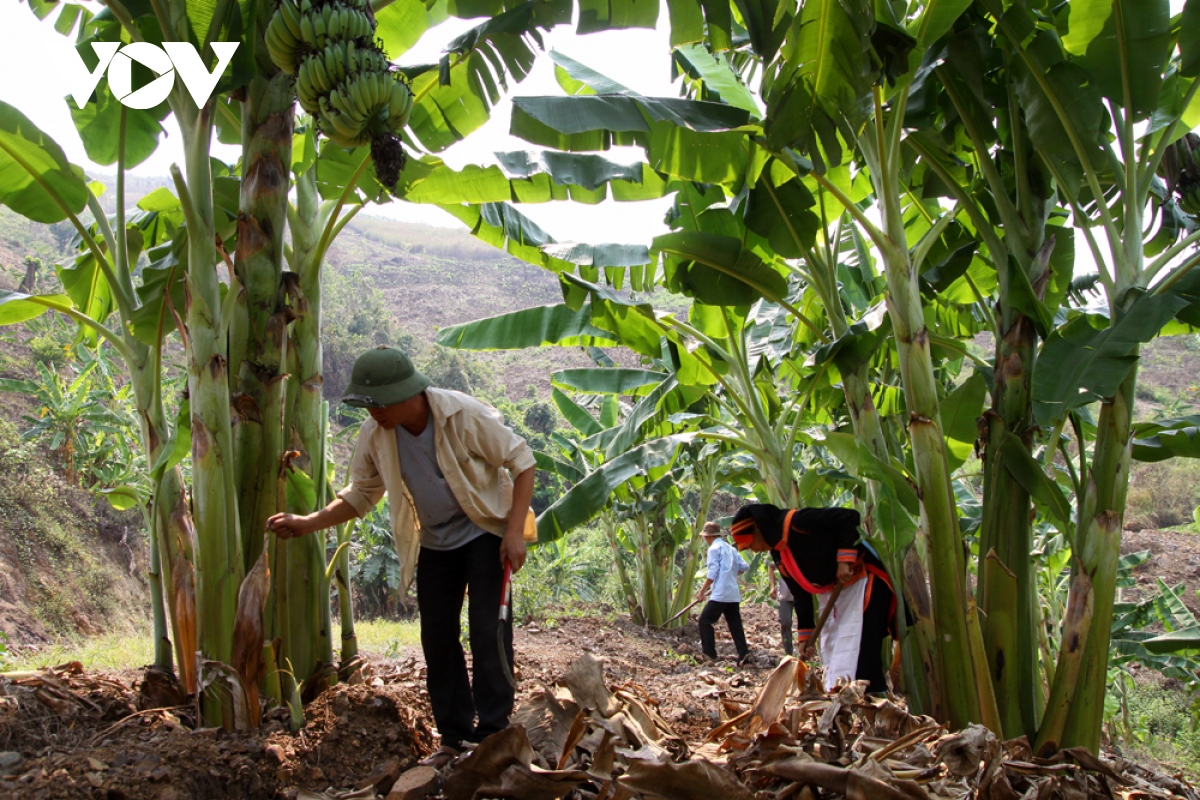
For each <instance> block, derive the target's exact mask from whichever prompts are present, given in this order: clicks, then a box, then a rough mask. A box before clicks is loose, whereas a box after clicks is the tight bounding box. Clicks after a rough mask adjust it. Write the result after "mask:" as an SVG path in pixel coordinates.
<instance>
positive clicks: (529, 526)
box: [524, 508, 537, 542]
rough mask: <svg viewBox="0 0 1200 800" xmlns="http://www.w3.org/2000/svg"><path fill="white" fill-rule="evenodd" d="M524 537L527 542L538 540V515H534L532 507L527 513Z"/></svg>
mask: <svg viewBox="0 0 1200 800" xmlns="http://www.w3.org/2000/svg"><path fill="white" fill-rule="evenodd" d="M524 537H525V541H526V542H536V541H537V516H536V515H534V513H533V509H532V508H531V509H529V512H528V513H527V514H526V515H525V534H524Z"/></svg>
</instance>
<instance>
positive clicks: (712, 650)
mask: <svg viewBox="0 0 1200 800" xmlns="http://www.w3.org/2000/svg"><path fill="white" fill-rule="evenodd" d="M702 535H703V536H704V542H705V544H707V545H708V577H706V578H705V579H704V585H703V586H702V587H700V593H699V594H697V595H696V599H697V600H703V599H704V598H705V597H706V596H707V597H708V603H706V604H705V606H704V610H703V611H701V612H700V649H701V650H703V651H704V655H705V656H707V657H708V658H709V659H716V657H717V636H716V630H715V629H714V628H713V625H714V624H715V623H716V621H717V620H718V619H720V618H721V617H722V616H724V617H725V624H726V625H728V626H729V633H730V635H731V636H733V644H734V646H735V647H736V648H737V654H738V663H739V664H742V663H744V662H745V661H746V659H747V657H748V656H749V655H750V648H749V647H747V646H746V632H745V630H744V629H743V628H742V608H741V602H742V594H741V591H740V590H739V589H738V575H740V574H741V573H743V572H745V571H746V570H748V569H749V568H750V565H749V564H747V563H746V561H745V559H743V558H742V556H741V554H740V553H738V552H737V551H736V550H734V549H733V548H732V547H731V546H730V545H729V543H728V542H726V541H725V540H724V539H722V538H721V526H720V525H718V524H717V523H715V522H708V523H705V525H704V531H703V533H702ZM710 589H711V594H710V592H709V590H710Z"/></svg>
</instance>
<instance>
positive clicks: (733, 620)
mask: <svg viewBox="0 0 1200 800" xmlns="http://www.w3.org/2000/svg"><path fill="white" fill-rule="evenodd" d="M722 616H724V617H725V624H726V625H728V626H729V633H730V634H731V635H732V636H733V644H734V646H735V647H736V648H737V654H738V658H742V657H743V656H745V655H746V654H747V653H749V652H750V648H749V647H747V646H746V632H745V631H744V630H742V607H741V605H740V604H739V603H718V602H717V601H716V600H709V601H708V602H707V603H706V604H705V605H704V610H703V611H701V612H700V649H701V650H703V651H704V655H706V656H708V657H709V658H716V657H717V634H716V631H715V630H714V629H713V624H714V623H715V622H716V621H717V620H718V619H720V618H721V617H722Z"/></svg>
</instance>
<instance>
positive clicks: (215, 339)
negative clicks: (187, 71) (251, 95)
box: [172, 103, 246, 728]
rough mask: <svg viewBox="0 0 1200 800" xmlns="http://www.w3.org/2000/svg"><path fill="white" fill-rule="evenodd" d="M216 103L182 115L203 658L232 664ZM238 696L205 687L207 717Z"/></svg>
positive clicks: (216, 719)
mask: <svg viewBox="0 0 1200 800" xmlns="http://www.w3.org/2000/svg"><path fill="white" fill-rule="evenodd" d="M180 105H181V106H182V105H183V104H182V103H181V104H180ZM178 111H179V109H177V115H178ZM210 111H211V109H210V107H208V106H206V107H205V108H202V109H199V110H198V111H197V112H196V113H194V114H186V115H178V116H180V128H181V129H182V131H183V138H184V152H185V154H186V160H185V164H186V174H187V181H186V186H183V185H181V186H180V187H179V188H180V200H181V202H183V204H184V212H185V215H186V217H187V223H188V232H189V236H188V245H187V246H188V272H187V289H188V304H187V338H188V346H187V351H188V396H189V398H190V403H191V412H192V507H193V509H194V514H195V520H194V521H195V536H196V549H195V561H194V564H195V576H196V597H197V606H198V614H197V620H196V622H197V624H196V627H197V641H198V643H199V651H200V653H201V655H202V657H203V658H204V659H206V660H208V661H213V662H216V663H217V664H229V663H230V661H231V656H232V653H233V641H232V637H233V628H234V620H235V618H236V614H237V607H238V592H239V589H240V588H241V585H242V580H243V579H244V577H245V574H246V569H245V563H246V562H245V558H244V553H243V548H242V537H241V525H240V520H239V518H238V504H237V491H236V487H235V485H234V475H233V466H234V461H233V458H234V448H233V432H232V430H231V423H230V410H231V403H230V393H229V375H228V361H227V355H226V352H225V347H224V345H225V341H226V337H225V334H226V329H225V324H224V315H223V313H222V312H223V309H222V302H221V300H222V298H221V292H220V285H219V282H218V279H217V270H216V269H215V265H216V263H217V252H216V246H215V238H214V236H215V235H214V227H213V199H212V172H211V166H210V162H209V149H210V145H211V139H212V120H211V118H210ZM172 169H173V171H174V174H175V178H176V181H177V183H179V184H182V183H183V178H182V176H180V174H179V171H178V169H176V168H174V167H173V168H172ZM200 680H201V682H202V683H206V680H205V676H203V675H201V676H200ZM235 703H236V698H234V697H231V696H230V694H229V693H228V692H215V691H214V692H212V693H211V694H206V695H205V699H204V700H203V701H202V704H201V708H202V713H203V716H204V719H205V723H206V724H208V725H223V726H225V727H227V728H233V727H234V726H235Z"/></svg>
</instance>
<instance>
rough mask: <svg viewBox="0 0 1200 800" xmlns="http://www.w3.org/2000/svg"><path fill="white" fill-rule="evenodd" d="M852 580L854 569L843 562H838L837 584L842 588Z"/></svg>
mask: <svg viewBox="0 0 1200 800" xmlns="http://www.w3.org/2000/svg"><path fill="white" fill-rule="evenodd" d="M853 580H854V567H853V566H851V565H850V564H848V563H846V562H845V561H839V562H838V565H837V582H838V583H840V584H841V585H842V586H845V585H846V584H848V583H851V582H852V581H853Z"/></svg>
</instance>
